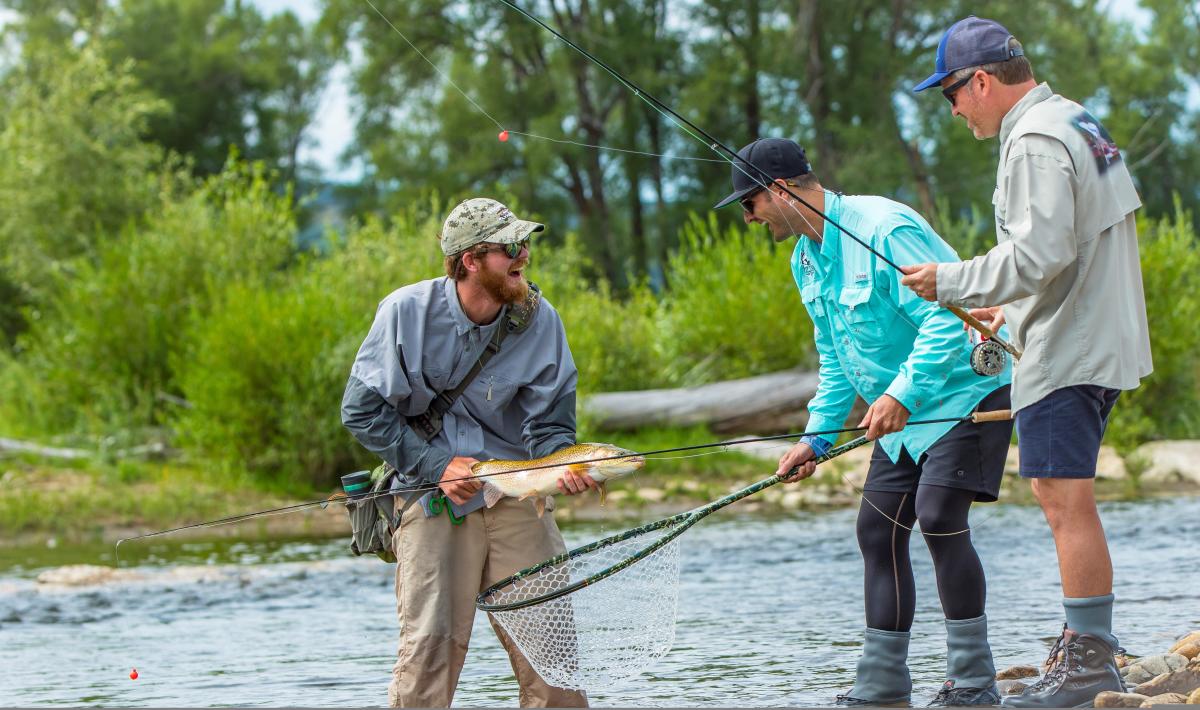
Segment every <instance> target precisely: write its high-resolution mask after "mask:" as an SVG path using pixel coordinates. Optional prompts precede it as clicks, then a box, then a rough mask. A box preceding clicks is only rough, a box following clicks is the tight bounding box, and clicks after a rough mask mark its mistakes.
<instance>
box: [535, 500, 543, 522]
mask: <svg viewBox="0 0 1200 710" xmlns="http://www.w3.org/2000/svg"><path fill="white" fill-rule="evenodd" d="M536 501H537V502H535V503H534V505H535V506H536V507H537V512H538V517H539V518H540V517H542V516H543V515H545V514H546V499H545V498H540V497H539V498H537V499H536Z"/></svg>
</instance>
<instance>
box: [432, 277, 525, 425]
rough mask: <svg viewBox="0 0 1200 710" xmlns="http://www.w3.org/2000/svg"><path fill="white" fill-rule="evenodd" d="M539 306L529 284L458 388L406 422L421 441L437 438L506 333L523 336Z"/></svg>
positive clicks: (441, 394)
mask: <svg viewBox="0 0 1200 710" xmlns="http://www.w3.org/2000/svg"><path fill="white" fill-rule="evenodd" d="M541 302H542V293H541V290H540V289H538V287H537V284H535V283H533V282H532V281H531V282H529V293H527V294H526V296H525V300H524V301H523V302H521V303H518V304H515V305H513V306H510V307H509V309H508V310H507V311H506V312H505V314H504V318H503V320H502V321H501V323H500V324H499V325H498V326H497V327H496V332H495V333H493V334H492V339H491V340H489V341H488V343H487V345H486V346H484V348H483V352H482V353H480V354H479V359H478V360H476V361H475V364H474V365H473V366H471V369H470V370H469V371H468V372H467V374H466V375H465V376H464V377H463V378H462V381H461V382H459V383H458V386H456V387H454V388H453V389H448V390H446V391H444V392H440V393H438V396H437V397H434V398H433V401H432V402H430V403H429V409H427V410H425V413H424V414H418V415H417V416H415V417H409V418H408V424H409V426H411V427H412V428H413V430H414V431H416V432H417V433H418V434H419V435H421V437H422V438H423V439H425V440H426V441H430V440H432V439H433V437H435V436H437V435H438V432H440V431H441V430H442V417H443V416H445V414H446V412H448V411H450V408H451V407H453V406H454V402H455V401H457V400H458V398H459V397H460V396H461V395H462V393H463V392H466V391H467V387H470V386H471V382H472V381H474V379H475V377H476V376H478V375H479V373H480V372H481V371H482V370H483V368H484V366H485V365H487V364H488V361H489V360H491V359H492V358H493V357H495V356H496V353H498V352H500V345H501V344H502V343H503V342H504V339H505V338H507V337H508V335H509V334H510V333H512V334H519V333H524V332H525V331H526V330H528V329H529V326H530V325H531V324H532V323H533V319H534V316H536V315H537V308H538V305H539V304H540V303H541Z"/></svg>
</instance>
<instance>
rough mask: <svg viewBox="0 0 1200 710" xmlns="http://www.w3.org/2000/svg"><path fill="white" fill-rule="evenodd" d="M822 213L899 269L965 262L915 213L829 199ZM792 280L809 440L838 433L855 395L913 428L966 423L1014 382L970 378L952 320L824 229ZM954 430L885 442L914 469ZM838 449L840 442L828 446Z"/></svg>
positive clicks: (807, 246)
mask: <svg viewBox="0 0 1200 710" xmlns="http://www.w3.org/2000/svg"><path fill="white" fill-rule="evenodd" d="M825 213H826V214H827V215H829V217H830V218H831V219H832V220H833V221H836V222H838V223H840V224H841V225H842V226H843V227H845V228H846V229H847V230H849V231H850V232H851V233H852V234H854V235H855V236H857V237H859V238H860V239H862V240H863V241H865V242H866V243H867V244H870V245H871V247H872V248H873V249H875V250H876V251H878V252H879V253H881V254H883V255H884V256H886V257H887V258H888V259H890V260H891V261H893V262H894V263H896V264H901V265H904V264H922V263H927V262H952V261H959V258H958V254H956V253H955V252H954V250H953V249H952V248H950V245H949V244H947V243H946V242H945V241H943V240H942V238H941V237H939V236H938V235H937V233H936V232H934V230H933V228H932V227H930V226H929V223H928V222H926V221H925V220H924V219H923V218H922V217H921V216H920V215H919V214H917V213H916V212H915V211H914V210H913V209H911V208H910V207H908V206H906V205H903V204H900V203H899V202H894V201H892V200H889V199H886V198H883V197H875V196H870V195H849V196H843V195H840V194H837V193H833V192H826V193H825ZM792 276H793V277H794V278H795V280H796V285H797V286H798V287H799V288H800V297H801V300H802V301H803V302H804V308H805V309H806V310H807V311H808V315H809V317H810V318H811V319H812V322H813V330H814V338H815V341H816V347H817V354H818V356H819V358H820V369H819V372H818V374H819V376H820V383H819V385H818V386H817V393H816V395H815V396H814V397H813V399H812V401H811V402H809V405H808V411H809V420H808V426H807V431H821V430H827V429H837V428H839V427H841V426H842V424H843V422H845V420H846V417H847V416H849V414H850V409H851V408H852V407H853V406H854V398H855V395H856V394H857V395H861V396H862V398H863V399H864V400H866V401H867V402H868V403H873V402H875V400H877V399H878V398H879V397H881V396H883V395H885V394H886V395H890V396H891V397H893V398H894V399H896V400H897V401H899V402H900V404H902V405H904V407H905V408H906V409H908V411H909V412H910V413H911V420H913V421H916V420H920V419H941V418H949V417H964V416H967V414H969V413H970V412H971V411H972V410H973V409H974V408H975V406H976V405H978V404H979V402H980V400H982V399H983V398H984V397H986V396H987V395H988V394H990V393H991V392H993V391H995V390H996V389H998V388H1000V387H1003V386H1004V385H1006V384H1008V383H1009V382H1010V381H1011V368H1010V366H1006V367H1005V369H1004V371H1003V372H1001V373H1000V374H999V375H996V376H993V377H984V376H981V375H978V374H976V373H975V371H974V370H972V369H971V349H972V347H973V343H972V342H971V339H970V337H969V335H968V333H967V332H966V331H964V330H963V325H962V321H960V320H959V319H958V318H956V317H955V316H954V314H952V313H950V311H948V310H946V309H944V308H942V307H940V306H938V305H937V304H935V303H930V302H929V301H925V300H923V299H921V298H919V297H918V296H917V295H916V294H914V293H913V292H912V291H911V290H910V289H908V288H906V287H904V286H901V285H900V279H901V277H902V276H903V274H901V273H900V272H898V271H897V270H895V269H893V268H892V267H891V266H889V265H887V264H886V263H884V262H883V261H881V260H880V259H879V258H878V257H876V256H875V255H874V254H871V253H870V252H869V251H867V250H866V249H864V248H863V247H862V246H861V245H859V244H857V243H855V242H854V241H853V240H852V239H850V238H849V237H847V236H845V235H844V234H842V233H841V232H840V231H839V230H838V229H837V228H836V227H834V226H832V225H831V224H829V222H826V223H825V228H824V233H823V235H822V239H821V242H820V243H819V244H818V243H817V242H814V241H813V240H811V239H809V238H807V237H801V238H800V240H799V242H798V243H797V244H796V248H795V250H794V251H793V252H792ZM953 426H954V424H953V423H946V424H931V425H915V426H911V427H908V428H905V429H904V430H902V431H898V432H896V433H894V434H889V435H887V436H885V437H882V438H881V439H880V445H881V446H882V447H883V450H884V451H885V452H886V453H887V455H888V457H889V458H891V460H892V461H896V460H898V459H899V457H900V450H901V447H903V448H904V449H907V450H908V453H909V455H910V456H912V458H913V459H914V460H919V459H920V457H921V455H922V454H924V453H925V451H926V450H927V449H928V448H929V447H930V446H932V445H933V444H934V442H936V441H937V440H938V439H940V438H941V437H942V436H943V435H945V433H946V432H947V431H949V430H950V429H951V428H952V427H953ZM823 438H825V439H826V441H829V442H833V441H834V440H835V439H836V437H835V436H826V437H823Z"/></svg>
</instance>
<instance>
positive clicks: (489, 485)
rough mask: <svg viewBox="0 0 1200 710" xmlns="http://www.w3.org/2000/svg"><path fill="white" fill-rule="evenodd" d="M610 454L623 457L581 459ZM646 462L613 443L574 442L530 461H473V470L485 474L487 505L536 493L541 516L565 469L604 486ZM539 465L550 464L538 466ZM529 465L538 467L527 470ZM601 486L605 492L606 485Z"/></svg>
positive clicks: (521, 498)
mask: <svg viewBox="0 0 1200 710" xmlns="http://www.w3.org/2000/svg"><path fill="white" fill-rule="evenodd" d="M610 456H623V457H624V458H615V459H608V460H607V461H596V462H595V463H581V462H586V461H591V460H593V459H604V458H608V457H610ZM645 463H646V459H644V458H642V457H641V456H638V455H637V454H635V453H634V452H632V451H629V450H627V449H622V448H621V447H619V446H613V445H612V444H575V445H574V446H568V447H567V448H565V449H562V450H561V451H556V452H554V453H553V454H550V455H549V456H543V457H542V458H540V459H532V460H530V461H496V460H492V461H480V462H479V463H476V464H472V465H471V473H472V474H473V475H475V476H480V477H482V478H481V480H482V481H483V501H484V503H485V504H486V505H487V507H489V508H491V507H492V506H494V505H495V504H496V503H498V502H499V501H500V499H501V498H503V497H504V496H512V497H513V498H517V499H520V500H525V499H526V498H530V497H534V496H536V497H537V509H538V517H541V515H542V514H543V513H544V512H545V510H546V499H547V498H548V497H550V496H551V495H553V494H554V493H557V492H558V479H559V478H562V476H563V474H565V473H566V472H568V471H571V472H574V473H575V474H577V475H580V476H583V475H587V476H590V477H591V479H592V480H593V481H596V482H597V483H600V484H601V485H602V486H603V484H604V482H605V481H607V480H609V479H613V478H619V477H621V476H626V475H628V474H631V473H633V472H634V471H636V470H638V469H639V468H641V467H642V466H643V465H645ZM556 464H557V465H556ZM540 466H547V467H548V468H538V467H540ZM530 468H532V469H535V470H532V471H528V470H524V469H530ZM508 471H512V473H508ZM600 490H601V495H602V496H603V491H604V489H603V488H601V489H600Z"/></svg>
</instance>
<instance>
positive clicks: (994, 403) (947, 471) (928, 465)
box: [863, 385, 1013, 503]
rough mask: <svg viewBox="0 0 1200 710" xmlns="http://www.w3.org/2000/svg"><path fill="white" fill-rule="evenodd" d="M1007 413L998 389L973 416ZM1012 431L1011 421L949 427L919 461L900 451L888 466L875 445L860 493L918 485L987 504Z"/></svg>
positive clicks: (1004, 392)
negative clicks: (971, 494)
mask: <svg viewBox="0 0 1200 710" xmlns="http://www.w3.org/2000/svg"><path fill="white" fill-rule="evenodd" d="M1008 408H1009V385H1004V386H1003V387H1001V388H999V389H997V390H995V391H993V392H992V393H991V394H989V395H988V396H986V397H984V398H983V400H982V401H980V402H979V404H978V405H976V407H975V411H976V412H991V411H995V410H997V409H1008ZM1012 429H1013V425H1012V422H1011V421H1003V422H983V423H981V424H975V423H973V422H961V423H959V424H955V425H954V428H952V429H951V430H950V431H948V432H946V433H945V434H943V435H942V437H941V438H940V439H938V440H937V441H935V442H933V446H930V447H929V449H928V450H927V451H926V452H925V453H923V454H921V456H920V460H919V461H913V458H912V456H911V455H909V453H908V449H901V450H900V460H899V461H895V462H893V461H892V460H891V459H890V458H888V455H887V453H886V452H885V451H884V450H883V447H882V446H880V445H879V444H878V443H876V444H875V450H874V451H873V452H871V465H870V468H868V469H867V481H866V483H864V484H863V490H865V491H884V492H887V493H916V492H917V486H920V485H927V486H942V487H945V488H961V489H965V490H968V491H973V492H974V493H975V500H977V501H979V502H980V503H991V502H992V501H994V500H996V498H997V497H998V496H999V495H1000V479H1001V478H1003V477H1004V461H1005V459H1006V458H1007V455H1008V444H1009V441H1010V440H1011V439H1012Z"/></svg>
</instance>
